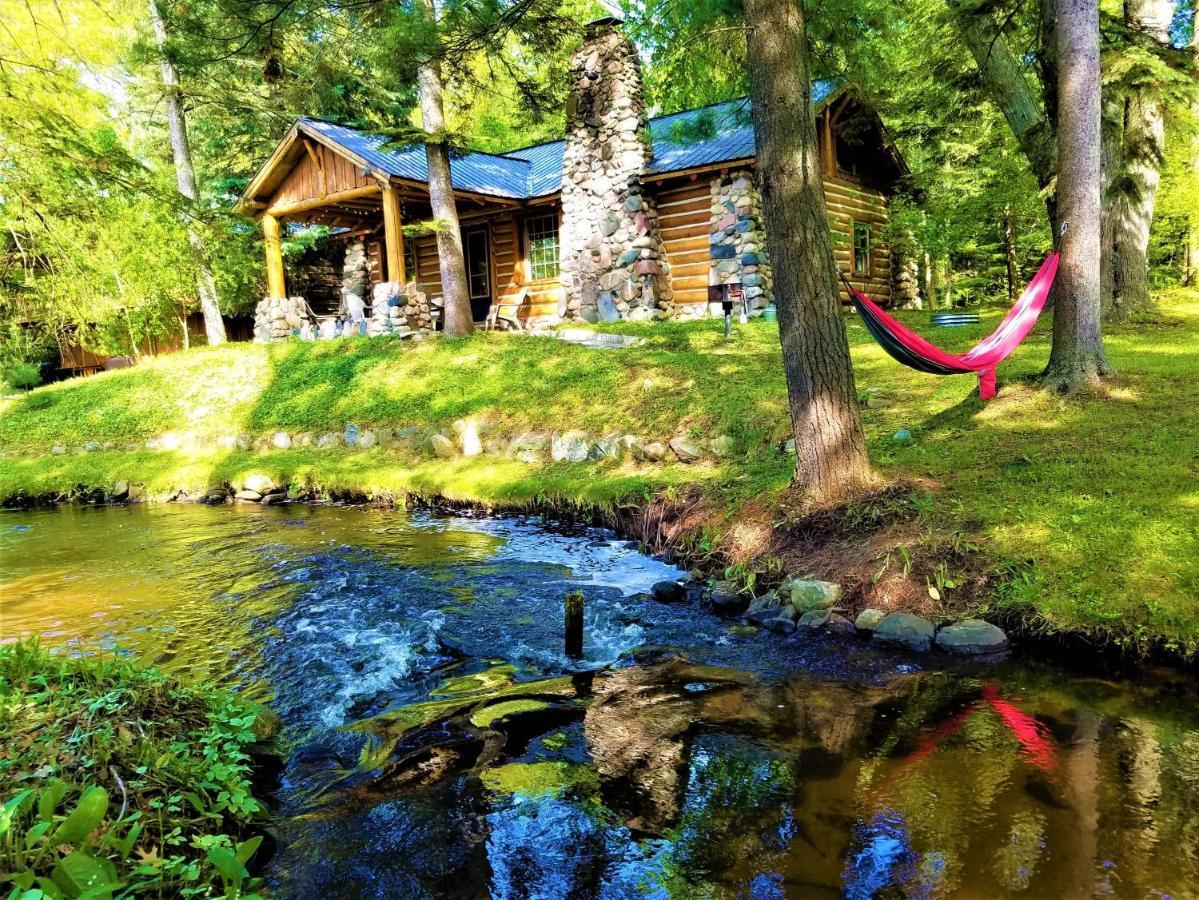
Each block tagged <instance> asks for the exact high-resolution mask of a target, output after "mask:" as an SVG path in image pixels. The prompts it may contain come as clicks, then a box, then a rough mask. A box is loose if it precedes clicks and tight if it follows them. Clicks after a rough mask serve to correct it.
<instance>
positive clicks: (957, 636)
mask: <svg viewBox="0 0 1199 900" xmlns="http://www.w3.org/2000/svg"><path fill="white" fill-rule="evenodd" d="M937 646H938V647H940V648H941V649H942V650H944V651H945V652H946V653H953V654H955V655H958V656H973V655H976V654H984V653H1002V652H1003V651H1005V650H1007V648H1008V639H1007V635H1006V634H1004V633H1003V629H1002V628H999V627H997V626H995V625H992V624H991V623H990V622H984V621H983V620H982V619H963V620H962V621H960V622H954V623H953V624H952V625H946V626H945V627H944V628H942V629H941V630H940V631H938V632H937Z"/></svg>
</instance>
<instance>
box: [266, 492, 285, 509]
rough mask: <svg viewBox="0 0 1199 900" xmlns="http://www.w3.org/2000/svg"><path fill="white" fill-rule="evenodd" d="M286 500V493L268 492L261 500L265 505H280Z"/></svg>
mask: <svg viewBox="0 0 1199 900" xmlns="http://www.w3.org/2000/svg"><path fill="white" fill-rule="evenodd" d="M285 502H287V495H286V494H267V495H266V496H265V497H263V498H262V500H261V503H262V505H263V506H278V505H279V504H280V503H285Z"/></svg>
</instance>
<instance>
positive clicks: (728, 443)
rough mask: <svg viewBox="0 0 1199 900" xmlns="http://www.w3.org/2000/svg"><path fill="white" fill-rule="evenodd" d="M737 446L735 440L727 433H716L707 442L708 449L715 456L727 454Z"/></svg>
mask: <svg viewBox="0 0 1199 900" xmlns="http://www.w3.org/2000/svg"><path fill="white" fill-rule="evenodd" d="M736 447H737V442H736V441H734V440H733V439H732V438H731V437H729V436H728V435H727V434H721V435H717V436H716V437H714V438H712V440H710V441H709V442H708V449H709V450H711V451H712V453H713V455H715V456H728V455H729V454H730V453H732V452H733V450H734V449H736Z"/></svg>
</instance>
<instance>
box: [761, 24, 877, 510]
mask: <svg viewBox="0 0 1199 900" xmlns="http://www.w3.org/2000/svg"><path fill="white" fill-rule="evenodd" d="M800 4H801V0H748V2H747V3H746V5H745V19H746V28H747V38H746V39H747V42H748V45H749V47H748V49H749V53H748V59H749V74H750V93H751V96H752V98H753V122H754V134H755V136H756V138H757V144H758V171H759V172H760V174H761V180H762V185H761V188H762V211H763V217H764V219H765V226H766V244H767V248H768V249H769V251H770V260H771V263H772V265H773V268H774V294H775V303H776V305H777V306H778V313H779V331H780V336H781V340H782V345H783V369H784V372H785V374H786V378H787V397H788V401H789V404H790V409H791V427H792V431H793V433H794V435H795V450H796V460H795V478H794V482H793V484H794V486H795V488H796V489H797V490H798V491H799V492H800V494H801V495H802V498H803V500H804V502H805V503H807V504H809V505H817V504H826V503H830V502H835V501H836V500H838V499H841V498H844V497H846V496H849V495H850V494H852V493H853V492H854V491H856V490H859V489H861V488H863V487H865V486H867V485H869V484H871V483H872V482H873V481H874V475H873V472H872V471H871V469H870V460H869V458H868V456H867V454H866V439H865V435H864V434H863V431H862V422H861V419H860V417H859V415H858V407H857V391H856V390H855V388H854V379H853V368H852V367H851V365H850V361H849V342H848V341H847V339H846V336H845V325H844V323H843V321H842V314H841V301H840V294H839V291H838V288H837V267H836V263H835V261H834V258H833V245H832V238H831V236H830V235H829V226H828V217H827V215H826V213H825V201H824V183H823V181H822V179H821V171H820V159H819V156H818V152H817V140H816V119H815V115H814V112H813V109H812V102H811V85H810V82H809V75H808V40H807V34H806V26H805V22H804V12H803V8H802V6H801V5H800Z"/></svg>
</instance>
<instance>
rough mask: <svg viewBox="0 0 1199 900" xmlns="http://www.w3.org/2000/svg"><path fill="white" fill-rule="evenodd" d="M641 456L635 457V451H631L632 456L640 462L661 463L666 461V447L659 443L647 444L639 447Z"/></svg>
mask: <svg viewBox="0 0 1199 900" xmlns="http://www.w3.org/2000/svg"><path fill="white" fill-rule="evenodd" d="M640 449H641V455H640V456H638V455H637V451H636V450H634V451H633V456H634V458H636V459H640V460H641V461H642V462H662V460H664V459H666V445H665V444H663V443H662V442H661V441H650V442H649V443H647V444H642V445H641V448H640Z"/></svg>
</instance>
